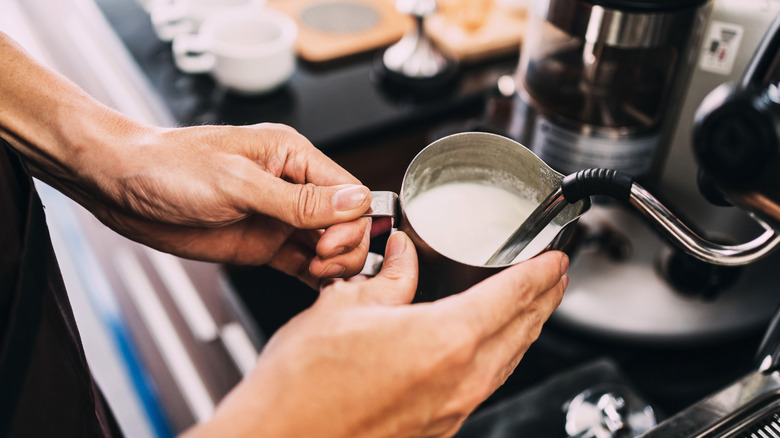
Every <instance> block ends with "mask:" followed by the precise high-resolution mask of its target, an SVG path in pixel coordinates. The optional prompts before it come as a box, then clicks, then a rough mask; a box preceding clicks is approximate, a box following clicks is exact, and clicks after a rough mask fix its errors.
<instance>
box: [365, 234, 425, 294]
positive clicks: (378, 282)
mask: <svg viewBox="0 0 780 438" xmlns="http://www.w3.org/2000/svg"><path fill="white" fill-rule="evenodd" d="M362 286H363V287H364V288H365V290H364V292H363V294H364V295H363V296H364V297H366V298H368V299H369V300H371V301H373V302H375V303H378V304H384V305H400V304H409V303H411V302H412V299H413V298H414V293H415V290H416V289H417V251H415V249H414V244H413V243H412V241H411V239H409V236H407V235H406V233H404V232H402V231H396V232H394V233H393V234H392V235H391V236H390V238H389V239H388V240H387V248H386V249H385V262H384V264H383V265H382V270H381V271H379V274H377V276H376V277H374V278H372V279H370V280H366V281H365V282H363V283H362Z"/></svg>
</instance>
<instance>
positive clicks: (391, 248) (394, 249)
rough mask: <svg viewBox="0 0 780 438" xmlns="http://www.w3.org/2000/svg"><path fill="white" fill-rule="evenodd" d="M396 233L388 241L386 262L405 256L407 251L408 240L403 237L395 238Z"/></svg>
mask: <svg viewBox="0 0 780 438" xmlns="http://www.w3.org/2000/svg"><path fill="white" fill-rule="evenodd" d="M395 234H396V233H393V235H392V236H390V238H389V239H388V240H387V251H386V252H385V261H390V260H395V259H397V258H399V257H401V255H403V253H404V251H406V239H404V238H403V237H401V236H400V235H399V236H395Z"/></svg>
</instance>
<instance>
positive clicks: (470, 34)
mask: <svg viewBox="0 0 780 438" xmlns="http://www.w3.org/2000/svg"><path fill="white" fill-rule="evenodd" d="M425 25H426V26H425V32H426V33H427V34H428V35H429V36H430V37H431V39H432V40H433V42H434V43H436V45H438V46H439V47H440V48H441V49H442V50H444V51H446V52H447V53H449V54H450V55H451V56H452V57H454V58H455V59H457V60H459V61H461V62H472V61H479V60H483V59H487V58H491V57H495V56H500V55H506V54H508V53H513V52H517V51H519V50H520V44H521V43H522V41H523V35H524V34H525V25H526V13H524V11H520V12H518V11H517V10H514V9H507V8H504V7H502V6H501V5H498V4H495V5H492V6H491V7H490V10H489V12H487V14H486V16H485V18H484V22H483V23H482V25H481V26H479V27H478V28H476V29H472V30H470V29H467V28H466V27H464V26H463V24H462V23H459V22H458V20H457V19H456V18H455V17H453V16H452V15H451V14H448V13H446V12H441V13H436V14H434V15H433V16H431V17H429V18H428V19H427V21H426V23H425Z"/></svg>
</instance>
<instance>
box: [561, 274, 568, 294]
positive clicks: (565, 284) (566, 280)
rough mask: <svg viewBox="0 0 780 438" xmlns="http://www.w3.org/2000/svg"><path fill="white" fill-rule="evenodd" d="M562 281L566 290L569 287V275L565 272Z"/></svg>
mask: <svg viewBox="0 0 780 438" xmlns="http://www.w3.org/2000/svg"><path fill="white" fill-rule="evenodd" d="M561 283H562V284H563V290H566V289H567V288H568V287H569V276H568V275H567V274H563V276H562V277H561Z"/></svg>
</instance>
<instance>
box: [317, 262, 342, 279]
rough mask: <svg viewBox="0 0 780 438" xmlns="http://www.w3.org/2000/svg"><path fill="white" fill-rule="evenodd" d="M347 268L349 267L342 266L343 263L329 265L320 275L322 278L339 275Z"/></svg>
mask: <svg viewBox="0 0 780 438" xmlns="http://www.w3.org/2000/svg"><path fill="white" fill-rule="evenodd" d="M346 270H347V268H345V267H344V266H341V265H328V267H327V268H325V270H324V271H322V274H320V277H322V278H333V277H339V276H341V275H342V274H343V273H344V271H346Z"/></svg>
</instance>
